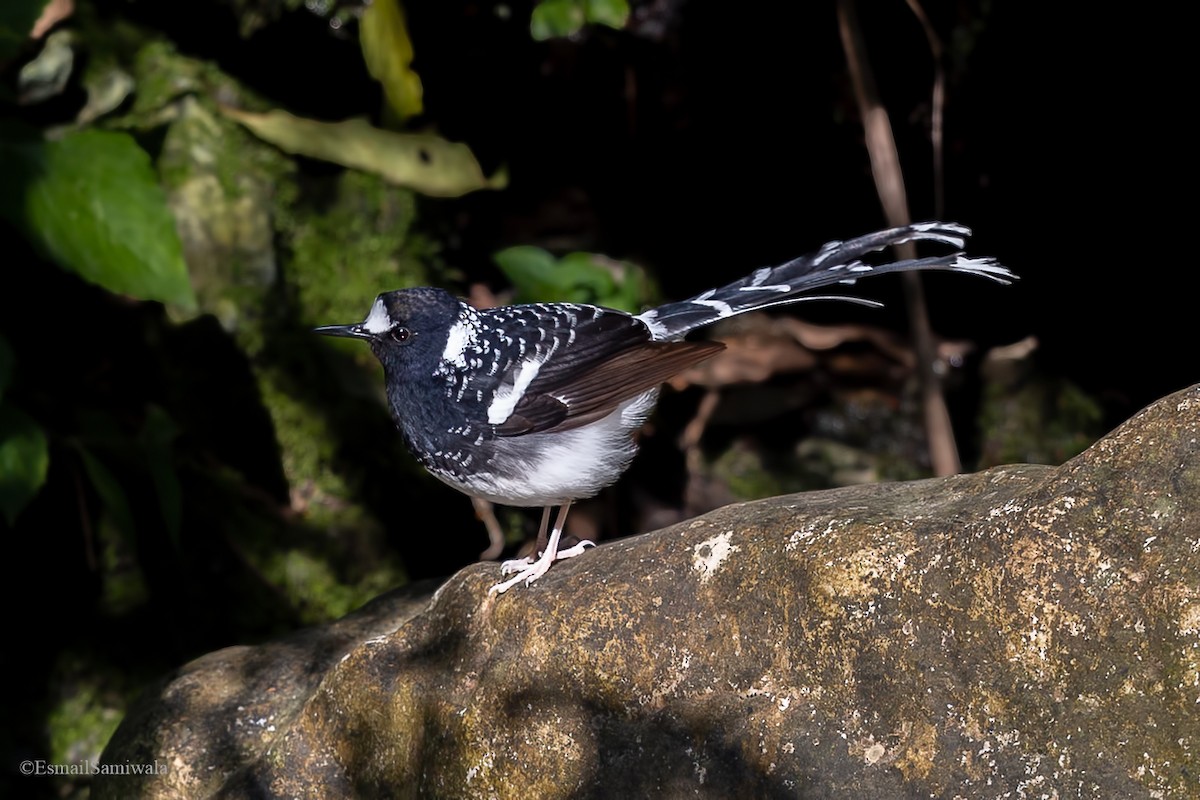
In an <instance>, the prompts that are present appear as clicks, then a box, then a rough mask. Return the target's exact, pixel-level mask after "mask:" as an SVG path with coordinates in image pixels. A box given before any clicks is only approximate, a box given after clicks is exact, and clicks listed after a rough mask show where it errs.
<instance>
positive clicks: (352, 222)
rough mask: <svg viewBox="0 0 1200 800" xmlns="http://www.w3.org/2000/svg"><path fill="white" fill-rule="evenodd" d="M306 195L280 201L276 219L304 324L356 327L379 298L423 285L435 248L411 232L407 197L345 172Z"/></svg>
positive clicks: (412, 201)
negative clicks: (379, 295)
mask: <svg viewBox="0 0 1200 800" xmlns="http://www.w3.org/2000/svg"><path fill="white" fill-rule="evenodd" d="M305 190H306V191H304V192H303V193H302V194H298V195H297V196H296V197H295V198H294V199H292V200H291V201H290V202H281V203H280V205H279V208H278V212H277V215H278V220H279V228H280V232H281V233H282V234H283V236H284V238H285V241H286V243H287V244H286V246H287V249H288V254H287V260H288V279H289V290H290V291H292V292H294V297H295V301H296V304H297V305H298V307H299V309H300V311H301V313H302V315H303V317H304V318H305V319H306V320H309V321H313V322H321V323H340V322H349V321H354V320H359V319H362V318H363V316H365V314H366V312H367V309H368V307H369V305H370V303H371V301H372V300H373V299H374V298H375V295H377V294H379V292H381V291H385V290H390V289H398V288H402V287H406V286H416V285H422V284H427V283H429V282H430V270H429V269H428V267H427V265H428V264H429V263H430V262H431V261H433V260H434V256H435V255H436V248H435V246H434V244H433V243H432V242H431V241H430V240H429V239H427V238H426V237H424V236H422V235H420V234H417V233H415V232H414V231H413V223H414V221H415V220H416V196H415V195H414V193H413V192H412V191H411V190H408V189H401V188H398V187H395V186H390V185H388V184H387V183H385V182H384V181H383V180H382V179H381V178H379V177H377V176H374V175H368V174H366V173H360V172H351V171H344V172H341V173H339V174H338V175H336V176H335V177H332V178H324V179H319V180H315V181H311V182H310V183H309V184H308V185H306V187H305ZM284 199H285V200H286V198H284Z"/></svg>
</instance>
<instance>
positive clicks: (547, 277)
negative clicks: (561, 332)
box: [492, 245, 569, 303]
mask: <svg viewBox="0 0 1200 800" xmlns="http://www.w3.org/2000/svg"><path fill="white" fill-rule="evenodd" d="M492 260H493V261H495V262H496V266H498V267H500V269H501V271H502V272H503V273H504V275H505V276H506V277H507V278H508V280H509V282H510V283H511V284H512V285H513V286H515V287H516V289H517V295H518V299H519V300H520V301H521V302H534V303H536V302H542V301H545V300H547V299H550V300H567V299H569V298H567V297H566V296H564V294H563V292H564V288H563V287H562V285H561V282H560V281H558V280H557V279H556V277H555V274H554V270H555V267H557V266H558V260H557V259H555V258H554V256H552V255H551V254H550V253H549V252H547V251H545V250H543V249H542V248H540V247H533V246H532V245H518V246H516V247H509V248H507V249H505V250H501V251H499V252H498V253H494V254H493V255H492Z"/></svg>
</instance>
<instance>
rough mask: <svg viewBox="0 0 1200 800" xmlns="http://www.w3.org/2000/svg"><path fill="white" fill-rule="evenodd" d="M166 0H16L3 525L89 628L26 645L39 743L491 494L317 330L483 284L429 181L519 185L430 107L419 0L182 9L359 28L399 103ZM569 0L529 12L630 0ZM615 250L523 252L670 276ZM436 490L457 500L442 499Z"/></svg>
mask: <svg viewBox="0 0 1200 800" xmlns="http://www.w3.org/2000/svg"><path fill="white" fill-rule="evenodd" d="M149 5H150V4H145V3H136V2H135V3H124V2H104V1H103V0H96V2H86V1H83V2H76V3H61V2H47V0H11V1H10V2H6V3H5V4H4V5H3V8H4V10H3V13H2V14H0V71H2V74H3V76H4V78H5V81H4V85H3V89H0V92H2V94H0V165H2V167H3V176H4V180H3V183H2V184H0V235H3V237H4V239H5V244H6V247H5V250H6V252H7V253H8V254H9V255H8V256H7V257H6V261H7V262H8V267H7V269H8V275H9V276H13V275H18V274H19V275H21V276H22V281H21V283H20V287H19V289H18V288H17V285H16V284H14V283H12V282H11V278H10V283H9V288H8V289H7V290H6V291H4V293H3V299H2V300H0V311H2V314H3V317H2V320H3V322H2V324H0V520H2V522H0V524H2V525H3V526H4V529H5V530H4V533H5V539H6V541H7V542H10V543H13V553H12V556H11V558H10V559H9V562H8V563H9V564H10V567H13V566H16V565H18V564H19V565H25V568H26V569H32V570H33V574H34V576H35V578H34V579H35V580H36V581H37V582H38V583H39V584H40V586H39V589H38V593H39V595H40V596H42V597H45V598H52V599H53V600H52V602H48V603H45V602H43V603H39V604H37V605H36V607H33V608H28V604H24V603H23V604H22V606H23V607H27V608H28V620H27V621H26V622H27V624H30V625H32V626H38V625H43V626H49V627H53V628H54V630H55V631H56V633H57V635H58V637H59V639H60V641H58V642H56V643H55V644H54V645H52V646H50V647H47V648H44V649H42V650H39V651H38V652H36V653H33V654H30V655H26V656H24V657H22V658H21V659H19V660H17V659H15V658H14V656H13V653H12V650H11V649H10V648H6V650H7V651H8V653H7V654H6V655H5V656H4V657H3V658H4V659H5V662H6V667H11V669H9V670H7V672H8V674H10V675H11V674H14V671H15V673H19V674H20V675H22V676H24V677H23V680H22V681H21V683H22V685H28V686H29V689H30V691H29V694H30V699H31V702H30V703H28V704H23V705H22V706H21V707H19V709H18V711H17V713H16V714H15V715H14V716H13V717H12V718H11V719H10V720H9V724H7V725H6V726H5V731H4V733H3V734H0V751H2V752H3V753H4V754H5V758H6V760H7V761H10V762H12V763H14V764H15V763H17V762H18V761H20V760H22V759H23V758H41V759H46V760H48V761H50V762H51V763H79V762H81V761H83V760H87V759H91V760H95V759H96V758H97V757H98V756H99V754H100V750H101V748H102V747H103V746H104V744H105V742H106V740H107V738H108V736H109V735H110V734H111V732H112V730H113V729H114V728H115V726H116V724H117V722H118V721H119V720H120V717H121V715H122V713H123V709H124V707H125V704H126V703H127V702H128V700H129V698H130V697H131V695H132V694H133V693H134V692H135V691H136V689H137V687H138V686H139V685H141V684H143V683H145V682H146V681H148V680H149V679H151V678H153V677H155V676H157V675H158V674H161V673H162V672H163V671H165V670H167V669H169V668H170V667H172V666H174V665H178V664H180V663H182V662H183V661H185V660H187V659H188V658H190V657H193V656H195V655H198V654H200V653H203V652H205V651H206V650H209V649H212V648H215V647H219V646H223V645H226V644H231V643H235V642H239V641H249V640H254V639H257V638H262V637H266V636H271V635H274V634H276V633H278V632H281V631H284V630H289V629H292V628H294V627H295V626H296V625H299V624H311V623H317V622H322V621H325V620H329V619H333V618H336V617H339V616H342V615H344V614H346V613H347V612H349V611H351V610H353V609H354V608H356V607H358V606H359V605H361V604H362V603H363V602H365V601H366V600H368V599H370V598H372V597H374V596H376V595H378V594H379V593H381V592H383V591H386V590H387V589H389V588H392V587H395V586H398V585H400V584H402V583H404V582H406V581H407V580H408V579H409V577H410V575H411V574H412V570H411V569H410V568H409V567H408V566H407V565H410V564H414V565H416V568H417V573H418V574H421V575H431V574H433V575H436V574H444V573H446V572H449V571H450V570H451V569H453V568H455V567H457V566H461V565H462V563H463V560H462V556H461V555H459V554H458V553H456V552H454V551H453V550H446V551H442V552H436V551H435V552H432V553H431V552H429V549H428V547H427V546H426V544H425V543H424V541H423V539H424V538H425V537H427V536H430V535H433V536H434V537H436V536H437V533H436V531H433V530H430V529H431V528H433V527H435V526H444V527H451V528H454V529H471V528H469V526H472V525H477V523H475V522H474V520H473V519H472V515H471V511H470V506H469V504H467V503H465V502H462V501H459V502H456V501H455V500H453V499H451V498H456V497H457V496H454V495H451V493H450V492H449V490H445V489H442V488H441V487H440V485H439V484H436V483H435V482H433V481H431V479H429V478H428V477H427V476H425V475H424V474H423V473H421V472H420V471H419V470H418V469H417V468H416V467H415V466H414V465H413V463H412V461H411V459H409V458H408V457H407V456H406V454H404V453H403V452H402V451H401V449H400V443H399V439H398V437H397V436H395V435H394V432H393V426H392V423H391V422H390V420H389V418H388V416H387V414H386V411H385V409H384V407H383V403H382V393H381V388H380V385H379V381H378V367H377V366H376V365H375V364H374V361H373V359H372V358H371V356H370V354H369V352H368V351H367V350H366V348H361V347H354V346H353V345H352V343H351V346H346V344H347V343H342V342H333V343H330V342H327V341H324V340H320V339H319V337H315V336H312V335H311V334H310V329H311V327H313V326H314V325H317V324H324V323H329V322H338V321H349V320H355V319H360V318H361V317H362V314H363V313H364V311H365V309H366V308H367V307H368V306H369V303H370V301H371V299H372V298H373V297H374V295H375V294H376V293H378V292H379V291H382V290H385V289H391V288H397V287H402V286H411V285H419V284H427V283H442V284H446V285H450V286H452V287H453V286H456V285H457V286H460V287H461V283H460V282H459V280H460V278H461V276H460V275H459V274H457V273H454V272H452V271H451V270H449V269H448V268H447V267H446V265H445V263H444V261H443V258H442V256H441V254H440V246H439V244H438V241H437V239H436V238H434V237H432V236H431V235H430V234H429V233H427V232H425V231H427V230H429V229H431V228H433V227H435V226H436V224H437V222H436V219H437V214H438V213H441V212H438V211H437V210H435V212H434V215H433V220H434V221H433V222H431V223H430V224H428V225H427V226H426V228H425V230H422V229H421V228H419V227H418V225H417V223H418V220H419V219H420V217H421V209H422V203H421V201H420V198H421V196H427V197H439V198H445V200H443V201H442V202H452V199H453V198H458V197H462V196H463V195H467V194H469V193H471V192H476V191H481V190H495V189H502V188H503V187H504V186H505V185H506V182H507V175H506V171H505V168H504V166H503V164H502V163H499V164H497V165H496V166H495V167H494V168H493V169H492V170H491V171H490V174H485V172H484V170H483V168H482V167H481V166H480V164H479V162H478V160H477V159H476V157H475V155H474V154H473V153H472V151H471V149H470V147H468V146H467V145H465V144H462V143H460V142H455V141H451V140H449V139H447V138H444V137H442V136H440V135H438V134H437V133H436V129H435V128H434V126H433V125H432V124H431V121H430V120H429V119H428V118H427V117H425V116H423V112H424V101H423V87H422V81H421V77H420V75H419V74H418V73H417V72H416V71H414V69H413V55H414V45H413V42H412V39H411V36H410V33H409V30H408V26H407V20H406V17H405V11H404V8H403V7H402V6H401V4H400V3H399V2H398V0H375V2H373V3H371V4H369V5H366V6H364V5H358V4H353V3H343V4H319V3H318V4H312V3H310V4H308V6H309V8H307V9H305V8H303V7H302V4H301V3H300V2H283V3H280V2H272V1H271V0H267V1H265V2H254V1H253V0H246V1H245V2H231V3H228V4H223V3H220V2H213V3H211V4H205V3H193V4H190V5H189V6H188V7H187V8H185V9H184V12H185V17H186V15H187V14H189V13H190V14H195V13H196V12H197V11H198V10H199V11H200V13H202V14H209V15H232V16H233V17H235V18H236V23H235V24H236V28H237V31H238V32H239V35H240V36H241V37H242V38H243V40H246V39H249V38H250V37H253V36H255V35H259V34H261V33H262V32H263V31H269V30H271V29H272V28H273V26H275V25H277V24H280V23H281V21H287V20H291V21H292V23H293V24H296V22H295V20H296V19H297V17H298V16H300V15H302V16H303V17H305V18H307V19H309V20H314V21H316V23H317V24H318V25H319V26H325V34H324V35H325V36H326V37H327V38H328V40H329V42H331V43H332V46H333V47H334V48H338V46H339V45H341V47H340V52H341V53H342V55H343V57H345V52H346V48H347V47H361V50H360V52H359V56H358V57H359V59H360V65H361V68H362V69H363V70H364V71H365V72H366V73H367V74H368V75H369V76H370V78H373V79H374V83H375V85H376V91H377V92H378V94H377V97H378V102H377V103H376V104H375V107H374V108H370V109H363V112H364V116H360V117H354V118H341V119H337V118H316V117H306V116H304V115H302V114H298V113H292V112H291V111H290V110H289V109H287V108H283V107H278V106H276V105H274V104H273V103H272V102H271V100H269V99H268V97H267V96H266V95H263V94H261V93H260V92H259V91H258V90H256V89H255V88H252V86H253V85H254V84H255V82H256V81H255V79H256V78H257V77H260V76H256V75H255V73H254V72H253V70H251V71H247V70H245V69H240V70H239V69H235V70H230V69H229V68H228V64H226V63H222V53H221V47H220V46H219V45H218V43H216V42H214V43H213V47H212V48H211V49H210V50H209V51H208V52H197V51H196V49H195V47H194V46H193V47H188V48H186V49H185V48H181V47H180V46H179V44H178V42H177V37H180V36H181V35H182V38H183V39H187V33H186V31H185V30H184V29H183V28H181V27H180V26H181V25H182V26H186V24H187V22H186V19H182V20H181V21H179V22H170V21H167V20H166V19H164V18H162V17H160V16H157V14H158V10H157V9H153V8H150V7H149ZM546 5H547V6H548V8H546V9H544V10H542V9H539V10H537V11H536V13H535V14H534V15H533V16H532V17H531V19H532V20H533V21H532V22H531V23H530V24H531V26H532V27H531V29H530V33H531V34H532V33H533V32H534V29H536V33H537V36H538V37H539V38H543V39H545V38H550V37H553V36H564V35H577V34H578V33H579V32H580V29H581V27H582V25H583V24H584V23H586V22H591V23H600V24H610V25H615V26H618V27H619V26H620V24H621V23H622V21H623V19H624V14H626V13H627V11H628V9H627V8H626V7H625V6H624V4H623V3H590V2H589V3H575V4H554V3H547V4H546ZM556 5H557V6H562V7H561V8H558V9H557V10H556V9H555V8H554V6H556ZM567 6H570V7H569V8H568V7H567ZM568 17H569V18H570V19H569V20H568V19H567V18H568ZM577 17H578V18H577ZM192 44H193V45H194V41H193V42H192ZM331 68H332V67H331ZM368 80H369V79H368ZM318 105H319V104H318ZM499 258H501V260H503V261H505V262H506V263H510V264H517V263H518V262H519V261H520V259H505V258H504V257H499ZM599 263H600V261H599V257H592V256H576V257H570V256H569V257H567V259H565V261H564V268H563V269H562V270H554V271H553V272H554V274H553V275H551V274H549V273H547V272H545V271H544V270H542V271H539V270H535V271H533V272H530V271H528V270H526V271H525V272H522V271H521V269H520V268H519V266H517V267H514V269H515V270H516V274H514V282H515V283H517V284H518V285H520V286H522V287H524V288H523V290H522V291H528V292H530V293H533V292H538V291H544V292H548V294H547V295H546V298H547V299H549V297H554V296H557V294H558V293H560V292H561V293H562V294H565V295H569V296H572V297H576V296H578V297H579V298H580V299H592V300H598V301H602V302H608V303H612V304H615V305H620V306H622V307H627V308H635V307H637V306H638V305H640V304H641V303H642V302H643V301H644V300H645V299H646V298H645V297H643V296H640V295H639V294H638V291H639V289H640V288H641V287H644V286H645V285H646V279H645V276H644V275H642V274H641V273H640V272H638V273H637V275H638V277H637V280H634V279H633V278H632V277H630V278H629V279H626V277H625V276H626V275H633V273H634V272H635V270H636V268H635V267H634V266H633V265H631V264H624V265H620V269H619V270H618V271H617V273H613V272H612V271H611V270H610V269H609V267H610V266H612V265H616V262H612V265H609V264H607V263H606V264H604V265H603V266H596V265H597V264H599ZM581 292H582V294H580V293H581ZM418 497H420V498H421V499H422V500H424V501H427V502H433V503H434V504H435V507H440V508H442V509H443V511H440V512H438V513H437V514H430V515H427V516H424V517H421V518H418V517H417V516H416V515H414V514H413V513H412V508H413V507H415V506H416V503H415V500H416V499H417V498H418ZM479 530H480V539H481V541H482V539H483V531H482V529H481V528H480V529H479ZM15 578H16V572H15V571H14V570H11V569H10V574H8V575H7V576H6V582H7V583H8V584H9V585H10V586H12V585H13V581H14V580H15ZM72 629H74V630H77V631H78V633H77V634H76V635H71V634H70V633H69V631H71V630H72ZM4 780H8V777H6V778H5V779H4ZM86 785H87V780H86V778H84V779H75V778H70V779H69V778H55V779H53V780H35V782H31V781H30V780H29V779H25V780H24V782H23V783H20V784H17V785H16V786H14V789H20V790H21V792H22V793H23V794H27V793H28V792H29V790H30V789H31V788H33V790H34V794H38V793H44V794H46V795H47V796H49V795H56V796H68V795H73V794H76V793H79V792H86ZM4 794H8V792H4Z"/></svg>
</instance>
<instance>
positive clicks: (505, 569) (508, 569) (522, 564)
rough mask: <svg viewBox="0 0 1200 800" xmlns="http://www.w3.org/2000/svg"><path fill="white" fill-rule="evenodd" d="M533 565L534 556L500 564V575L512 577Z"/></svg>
mask: <svg viewBox="0 0 1200 800" xmlns="http://www.w3.org/2000/svg"><path fill="white" fill-rule="evenodd" d="M532 563H533V556H525V557H524V558H514V559H510V560H509V561H503V562H501V563H500V574H501V575H511V574H513V573H514V572H520V571H521V570H523V569H525V568H526V567H528V566H529V565H530V564H532Z"/></svg>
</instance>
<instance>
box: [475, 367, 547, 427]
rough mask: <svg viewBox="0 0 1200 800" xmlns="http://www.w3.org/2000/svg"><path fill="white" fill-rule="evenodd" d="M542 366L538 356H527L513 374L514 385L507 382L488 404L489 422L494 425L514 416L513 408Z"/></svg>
mask: <svg viewBox="0 0 1200 800" xmlns="http://www.w3.org/2000/svg"><path fill="white" fill-rule="evenodd" d="M541 368H542V361H541V360H539V359H536V358H527V359H525V360H524V361H522V362H521V364H520V365H519V366H518V367H517V371H516V374H515V375H513V382H512V385H511V386H509V385H508V384H505V385H504V386H501V387H500V388H499V389H498V390H497V391H496V395H495V397H493V398H492V402H491V404H490V405H488V422H490V423H491V424H492V425H500V424H502V423H503V422H504V421H505V420H507V419H508V418H509V417H511V416H512V412H513V409H514V408H516V407H517V403H519V402H521V398H522V397H524V396H525V390H526V389H528V388H529V384H530V383H532V382H533V379H534V378H536V377H537V374H538V370H540V369H541Z"/></svg>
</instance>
